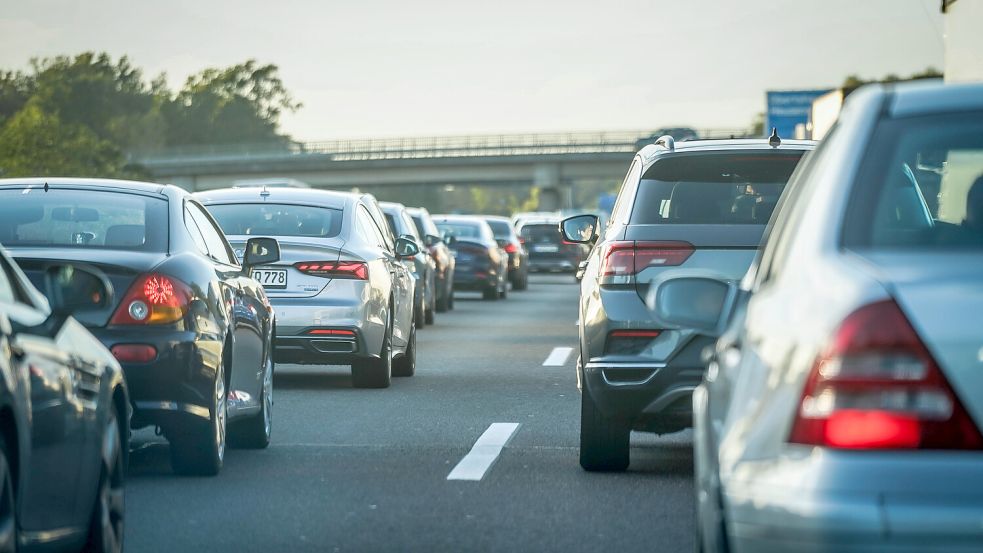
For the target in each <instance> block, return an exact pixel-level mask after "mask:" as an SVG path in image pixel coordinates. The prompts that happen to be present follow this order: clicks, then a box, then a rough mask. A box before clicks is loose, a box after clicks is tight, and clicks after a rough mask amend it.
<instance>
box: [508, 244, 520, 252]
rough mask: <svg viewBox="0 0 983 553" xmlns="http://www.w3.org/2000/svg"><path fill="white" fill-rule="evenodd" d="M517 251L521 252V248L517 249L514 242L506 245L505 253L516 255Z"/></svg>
mask: <svg viewBox="0 0 983 553" xmlns="http://www.w3.org/2000/svg"><path fill="white" fill-rule="evenodd" d="M517 251H519V248H518V247H516V245H515V243H513V242H509V243H508V244H506V245H505V253H515V252H517Z"/></svg>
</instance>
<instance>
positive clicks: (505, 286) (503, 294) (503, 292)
mask: <svg viewBox="0 0 983 553" xmlns="http://www.w3.org/2000/svg"><path fill="white" fill-rule="evenodd" d="M498 297H499V298H500V299H503V300H504V299H505V298H507V297H509V281H508V280H506V279H502V288H501V289H500V290H499V291H498Z"/></svg>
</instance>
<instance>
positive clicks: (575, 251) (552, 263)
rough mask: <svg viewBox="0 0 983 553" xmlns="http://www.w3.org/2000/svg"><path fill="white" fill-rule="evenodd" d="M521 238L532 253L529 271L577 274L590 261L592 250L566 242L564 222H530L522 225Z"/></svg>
mask: <svg viewBox="0 0 983 553" xmlns="http://www.w3.org/2000/svg"><path fill="white" fill-rule="evenodd" d="M517 231H518V233H519V238H520V239H521V240H522V243H523V245H524V246H525V247H526V249H527V250H529V270H530V271H533V272H550V273H554V272H564V273H576V271H577V268H578V267H579V266H580V262H581V261H584V260H585V259H587V254H588V253H589V252H590V248H588V247H587V246H585V245H584V244H575V243H573V242H569V241H567V240H565V239H564V238H563V234H562V233H561V232H560V220H559V219H558V218H557V219H530V220H525V221H523V222H522V223H520V224H519V228H518V230H517Z"/></svg>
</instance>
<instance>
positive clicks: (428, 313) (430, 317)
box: [423, 306, 435, 325]
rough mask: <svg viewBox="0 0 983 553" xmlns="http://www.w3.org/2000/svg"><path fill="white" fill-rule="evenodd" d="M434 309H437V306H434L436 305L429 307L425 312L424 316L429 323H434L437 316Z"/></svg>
mask: <svg viewBox="0 0 983 553" xmlns="http://www.w3.org/2000/svg"><path fill="white" fill-rule="evenodd" d="M434 311H435V308H434V306H430V308H428V309H427V310H426V311H425V312H424V317H423V318H424V321H425V322H426V323H427V324H428V325H432V324H433V323H434V320H435V317H434Z"/></svg>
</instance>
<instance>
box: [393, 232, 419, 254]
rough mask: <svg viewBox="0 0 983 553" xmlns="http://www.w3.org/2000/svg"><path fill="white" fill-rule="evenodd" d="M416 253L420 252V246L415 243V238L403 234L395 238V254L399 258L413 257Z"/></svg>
mask: <svg viewBox="0 0 983 553" xmlns="http://www.w3.org/2000/svg"><path fill="white" fill-rule="evenodd" d="M418 253H420V246H419V245H418V244H417V243H416V240H413V239H412V238H407V237H405V236H400V237H399V238H397V239H396V256H397V257H399V258H400V259H405V258H407V257H413V256H414V255H416V254H418Z"/></svg>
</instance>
